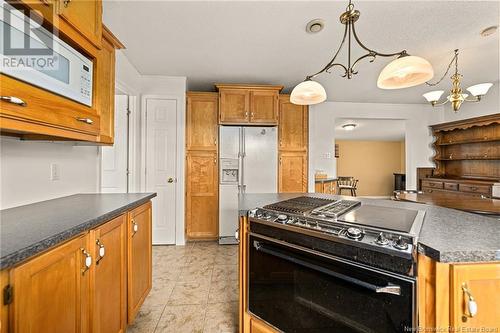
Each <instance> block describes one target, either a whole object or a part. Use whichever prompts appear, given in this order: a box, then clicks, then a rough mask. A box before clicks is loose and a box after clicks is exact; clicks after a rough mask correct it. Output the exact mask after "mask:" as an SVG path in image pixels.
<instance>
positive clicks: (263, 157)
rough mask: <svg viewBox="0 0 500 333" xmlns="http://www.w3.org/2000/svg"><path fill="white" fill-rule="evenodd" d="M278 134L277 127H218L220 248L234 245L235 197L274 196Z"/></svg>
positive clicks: (276, 185) (236, 220)
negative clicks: (260, 194) (225, 245)
mask: <svg viewBox="0 0 500 333" xmlns="http://www.w3.org/2000/svg"><path fill="white" fill-rule="evenodd" d="M277 132H278V131H277V128H276V127H253V126H252V127H250V126H246V127H241V126H221V127H220V130H219V147H220V148H219V149H220V151H219V158H220V161H219V168H220V170H219V172H220V174H219V243H220V244H236V243H237V240H236V237H235V234H236V231H237V230H238V194H240V193H275V192H277V188H278V180H277V172H278V134H277Z"/></svg>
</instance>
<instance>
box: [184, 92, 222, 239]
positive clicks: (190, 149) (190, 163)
mask: <svg viewBox="0 0 500 333" xmlns="http://www.w3.org/2000/svg"><path fill="white" fill-rule="evenodd" d="M218 108H219V99H218V94H217V93H201V92H188V93H187V108H186V109H187V115H186V216H185V220H186V223H185V224H186V237H187V238H188V239H217V238H218V236H219V223H218V221H219V175H218V170H219V168H218V136H219V129H218Z"/></svg>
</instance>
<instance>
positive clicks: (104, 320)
mask: <svg viewBox="0 0 500 333" xmlns="http://www.w3.org/2000/svg"><path fill="white" fill-rule="evenodd" d="M126 228H127V216H126V215H125V214H124V215H121V216H119V217H117V218H115V219H113V220H111V221H109V222H107V223H106V224H104V225H102V226H100V227H98V228H97V229H95V230H92V231H91V233H90V235H91V237H90V244H92V246H93V251H92V252H93V256H92V257H93V258H95V269H94V270H93V273H94V278H93V280H94V281H95V284H94V298H93V311H92V323H93V331H92V332H93V333H123V332H125V327H126V326H127V317H126V313H127V308H126V304H127V275H126V274H127V252H126V249H127V236H126V235H127V229H126Z"/></svg>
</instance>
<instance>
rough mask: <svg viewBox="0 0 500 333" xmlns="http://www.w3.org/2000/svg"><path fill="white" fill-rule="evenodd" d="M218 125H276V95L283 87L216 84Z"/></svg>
mask: <svg viewBox="0 0 500 333" xmlns="http://www.w3.org/2000/svg"><path fill="white" fill-rule="evenodd" d="M215 86H216V88H217V89H218V90H219V123H220V124H225V125H277V124H278V96H279V95H278V94H279V91H280V90H281V89H283V86H269V85H242V84H216V85H215Z"/></svg>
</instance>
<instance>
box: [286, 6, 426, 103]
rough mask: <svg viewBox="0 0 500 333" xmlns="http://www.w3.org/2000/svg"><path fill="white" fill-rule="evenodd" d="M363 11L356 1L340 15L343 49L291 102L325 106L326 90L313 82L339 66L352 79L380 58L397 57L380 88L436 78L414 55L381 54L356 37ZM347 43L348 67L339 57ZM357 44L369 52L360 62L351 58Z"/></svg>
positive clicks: (382, 76) (295, 91) (380, 79)
mask: <svg viewBox="0 0 500 333" xmlns="http://www.w3.org/2000/svg"><path fill="white" fill-rule="evenodd" d="M359 16H360V12H359V11H358V10H355V9H354V5H353V4H352V1H351V0H349V5H348V6H347V8H346V11H345V12H344V13H342V15H340V23H342V24H343V25H344V26H345V28H344V36H343V37H342V41H341V43H340V46H339V48H338V49H337V51H336V52H335V54H334V55H333V58H332V60H330V62H329V63H328V64H326V65H325V66H324V67H323V69H321V70H320V71H319V72H317V73H314V74H311V75H308V76H306V78H305V80H304V81H303V82H301V83H299V84H298V85H297V86H296V87H295V88H294V89H293V90H292V93H291V96H290V101H291V102H292V103H294V104H300V105H311V104H317V103H321V102H323V101H325V100H326V91H325V88H323V86H322V85H321V84H319V83H318V82H316V81H313V80H312V79H313V78H314V77H316V76H318V75H319V74H321V73H324V72H327V73H330V70H331V69H332V68H333V67H339V68H341V70H342V71H343V74H342V77H344V78H347V79H352V77H353V76H354V75H356V74H358V71H357V69H356V65H357V64H358V63H359V62H360V61H362V60H364V59H369V61H370V62H373V61H375V59H376V57H397V58H396V59H395V60H393V61H392V62H390V63H389V64H388V65H387V66H386V67H385V68H384V69H383V70H382V71H381V72H380V75H379V77H378V80H377V86H378V87H379V88H381V89H401V88H408V87H413V86H416V85H419V84H422V83H424V82H426V81H429V80H430V79H432V77H433V76H434V71H433V69H432V66H431V64H430V63H429V62H428V61H427V60H425V59H423V58H420V57H416V56H410V55H409V54H408V53H407V52H406V50H403V51H399V52H394V53H381V52H377V51H375V50H372V49H370V48H368V47H367V46H365V45H364V44H363V43H362V42H361V40H360V39H359V37H358V35H357V34H356V29H355V24H354V23H355V22H356V21H357V20H358V19H359ZM346 41H347V64H342V63H340V62H337V56H338V55H339V53H340V50H342V48H343V46H344V44H345V43H346ZM353 41H354V42H356V43H357V44H358V46H359V47H361V48H362V49H363V50H364V51H366V52H367V53H366V54H364V55H362V56H361V57H359V58H358V59H355V60H353V59H351V47H352V43H353Z"/></svg>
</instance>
